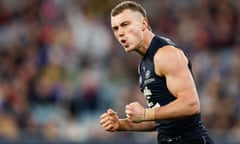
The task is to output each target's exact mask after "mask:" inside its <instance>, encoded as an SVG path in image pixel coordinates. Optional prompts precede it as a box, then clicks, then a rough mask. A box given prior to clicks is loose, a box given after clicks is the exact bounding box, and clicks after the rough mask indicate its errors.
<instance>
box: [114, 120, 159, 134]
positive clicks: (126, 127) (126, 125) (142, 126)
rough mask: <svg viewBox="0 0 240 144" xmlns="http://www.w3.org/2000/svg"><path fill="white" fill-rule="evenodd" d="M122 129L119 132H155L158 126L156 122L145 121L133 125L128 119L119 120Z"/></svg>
mask: <svg viewBox="0 0 240 144" xmlns="http://www.w3.org/2000/svg"><path fill="white" fill-rule="evenodd" d="M119 123H120V127H119V129H118V131H154V130H156V125H155V122H154V121H144V122H140V123H133V122H131V121H129V120H128V119H127V118H125V119H120V120H119Z"/></svg>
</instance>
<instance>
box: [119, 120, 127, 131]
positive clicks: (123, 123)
mask: <svg viewBox="0 0 240 144" xmlns="http://www.w3.org/2000/svg"><path fill="white" fill-rule="evenodd" d="M118 124H119V126H118V129H117V131H126V130H127V128H126V126H125V122H124V121H123V120H119V123H118Z"/></svg>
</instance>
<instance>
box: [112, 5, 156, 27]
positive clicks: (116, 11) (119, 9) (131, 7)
mask: <svg viewBox="0 0 240 144" xmlns="http://www.w3.org/2000/svg"><path fill="white" fill-rule="evenodd" d="M126 9H129V10H132V11H137V12H140V13H141V14H142V16H143V17H144V18H146V19H147V12H146V10H145V9H144V8H143V7H142V5H141V4H139V3H136V2H134V1H124V2H121V3H119V4H118V5H116V6H115V7H114V8H113V9H112V11H111V16H112V17H113V16H116V15H118V14H120V13H122V12H123V11H124V10H126ZM148 29H149V30H151V31H152V28H151V27H150V26H149V25H148Z"/></svg>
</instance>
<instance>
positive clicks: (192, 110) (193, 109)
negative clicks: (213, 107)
mask: <svg viewBox="0 0 240 144" xmlns="http://www.w3.org/2000/svg"><path fill="white" fill-rule="evenodd" d="M187 109H188V113H187V115H195V114H198V113H200V104H199V101H197V100H196V101H192V102H190V103H189V104H188V108H187Z"/></svg>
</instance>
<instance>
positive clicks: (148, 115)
mask: <svg viewBox="0 0 240 144" xmlns="http://www.w3.org/2000/svg"><path fill="white" fill-rule="evenodd" d="M144 120H145V121H154V120H155V109H154V108H147V109H144Z"/></svg>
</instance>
